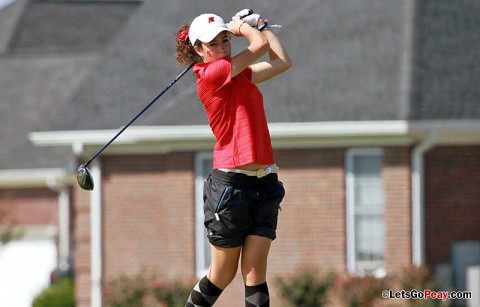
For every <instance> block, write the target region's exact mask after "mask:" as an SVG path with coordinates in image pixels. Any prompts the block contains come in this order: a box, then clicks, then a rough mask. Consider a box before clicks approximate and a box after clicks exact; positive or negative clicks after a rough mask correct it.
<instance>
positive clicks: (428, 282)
mask: <svg viewBox="0 0 480 307" xmlns="http://www.w3.org/2000/svg"><path fill="white" fill-rule="evenodd" d="M397 281H398V284H399V287H400V289H404V290H407V291H408V290H412V289H415V290H424V289H429V290H432V291H440V290H441V289H440V285H439V283H438V282H437V281H435V279H434V278H433V276H432V274H431V273H430V271H429V270H428V269H427V268H426V267H418V268H408V269H405V270H404V271H403V272H402V274H401V275H400V276H398V277H397ZM407 304H408V306H422V307H423V306H425V307H435V306H451V302H449V301H442V300H437V299H425V300H408V302H407Z"/></svg>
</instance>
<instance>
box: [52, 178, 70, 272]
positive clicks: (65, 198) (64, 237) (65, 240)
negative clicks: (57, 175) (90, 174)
mask: <svg viewBox="0 0 480 307" xmlns="http://www.w3.org/2000/svg"><path fill="white" fill-rule="evenodd" d="M47 186H48V188H49V189H51V190H53V191H55V192H56V193H58V267H59V268H60V269H62V270H64V271H67V270H68V269H69V268H70V192H69V189H68V187H65V186H63V185H59V184H58V181H57V180H56V179H51V180H50V179H49V180H47Z"/></svg>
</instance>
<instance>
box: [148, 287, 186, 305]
mask: <svg viewBox="0 0 480 307" xmlns="http://www.w3.org/2000/svg"><path fill="white" fill-rule="evenodd" d="M191 291H192V287H191V286H189V285H185V284H183V283H180V282H174V283H170V284H166V285H164V286H159V287H156V288H154V289H153V293H154V296H155V298H156V299H157V301H158V302H161V303H163V304H165V306H167V307H183V306H185V302H186V301H187V299H188V296H189V295H190V292H191Z"/></svg>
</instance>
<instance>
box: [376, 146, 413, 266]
mask: <svg viewBox="0 0 480 307" xmlns="http://www.w3.org/2000/svg"><path fill="white" fill-rule="evenodd" d="M383 164H384V165H383V174H382V176H383V184H384V189H385V194H384V197H385V213H384V214H385V231H386V233H385V239H386V242H385V265H386V269H387V272H388V273H389V274H391V273H398V272H400V271H401V270H402V269H403V268H405V267H408V266H410V264H411V259H412V240H411V238H412V228H411V227H412V223H411V216H412V213H411V172H410V149H409V148H400V147H391V148H384V152H383Z"/></svg>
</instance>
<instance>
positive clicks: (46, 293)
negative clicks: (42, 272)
mask: <svg viewBox="0 0 480 307" xmlns="http://www.w3.org/2000/svg"><path fill="white" fill-rule="evenodd" d="M74 306H75V292H74V289H73V283H72V281H71V279H70V278H61V279H59V280H58V281H56V282H54V283H52V284H51V285H50V286H48V287H47V288H45V289H44V290H42V291H41V292H40V293H39V294H38V295H37V296H36V297H35V298H34V300H33V303H32V307H74Z"/></svg>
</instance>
